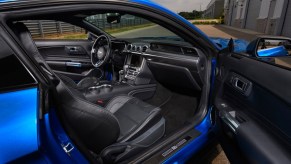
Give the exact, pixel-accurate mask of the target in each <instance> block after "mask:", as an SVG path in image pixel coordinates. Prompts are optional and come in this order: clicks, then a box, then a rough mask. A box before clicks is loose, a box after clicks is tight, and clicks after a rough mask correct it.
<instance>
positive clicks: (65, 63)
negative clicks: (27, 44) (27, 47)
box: [35, 40, 102, 81]
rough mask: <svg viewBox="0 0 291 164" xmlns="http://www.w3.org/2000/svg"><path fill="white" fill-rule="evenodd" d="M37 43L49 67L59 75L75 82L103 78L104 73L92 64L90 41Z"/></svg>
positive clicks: (45, 41)
mask: <svg viewBox="0 0 291 164" xmlns="http://www.w3.org/2000/svg"><path fill="white" fill-rule="evenodd" d="M35 43H36V45H37V47H38V49H39V52H40V53H41V55H42V56H43V57H44V59H45V60H46V62H47V63H48V65H49V66H50V67H51V68H52V69H53V70H54V71H55V72H57V73H60V74H63V75H66V76H68V77H70V78H72V79H73V80H75V81H79V80H81V79H83V78H84V77H88V76H95V77H100V76H102V72H101V71H100V70H96V69H94V68H93V66H92V64H91V60H90V52H91V47H92V42H90V41H88V40H37V41H35Z"/></svg>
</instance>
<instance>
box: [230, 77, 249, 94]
mask: <svg viewBox="0 0 291 164" xmlns="http://www.w3.org/2000/svg"><path fill="white" fill-rule="evenodd" d="M233 83H234V87H235V88H237V89H239V90H241V91H245V90H246V87H247V83H246V82H244V81H242V80H240V79H239V78H237V77H236V78H234V82H233Z"/></svg>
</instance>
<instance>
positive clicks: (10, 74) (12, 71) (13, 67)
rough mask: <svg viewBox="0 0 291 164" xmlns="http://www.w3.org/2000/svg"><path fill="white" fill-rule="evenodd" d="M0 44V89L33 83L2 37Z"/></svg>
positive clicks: (32, 79)
mask: <svg viewBox="0 0 291 164" xmlns="http://www.w3.org/2000/svg"><path fill="white" fill-rule="evenodd" d="M0 45H1V51H0V74H1V80H0V90H1V91H2V90H7V89H15V88H18V87H20V86H27V85H31V84H35V83H36V82H35V80H34V78H33V77H32V76H31V75H30V73H29V72H28V71H27V70H26V68H25V67H24V66H23V64H22V63H21V62H20V61H19V60H18V58H17V57H16V56H15V55H14V54H13V51H12V50H11V49H10V48H9V47H8V45H7V44H6V43H5V41H3V39H2V38H0Z"/></svg>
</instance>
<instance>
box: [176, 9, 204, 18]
mask: <svg viewBox="0 0 291 164" xmlns="http://www.w3.org/2000/svg"><path fill="white" fill-rule="evenodd" d="M202 14H203V11H197V10H193V11H192V12H184V11H183V12H180V13H179V15H181V16H182V17H184V18H185V19H200V18H202Z"/></svg>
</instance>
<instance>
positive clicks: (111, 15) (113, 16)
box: [106, 13, 121, 24]
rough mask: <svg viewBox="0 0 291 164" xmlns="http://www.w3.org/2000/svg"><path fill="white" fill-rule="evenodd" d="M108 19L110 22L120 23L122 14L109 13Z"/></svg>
mask: <svg viewBox="0 0 291 164" xmlns="http://www.w3.org/2000/svg"><path fill="white" fill-rule="evenodd" d="M106 19H107V23H109V24H117V23H120V20H121V15H120V14H119V13H108V14H106Z"/></svg>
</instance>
